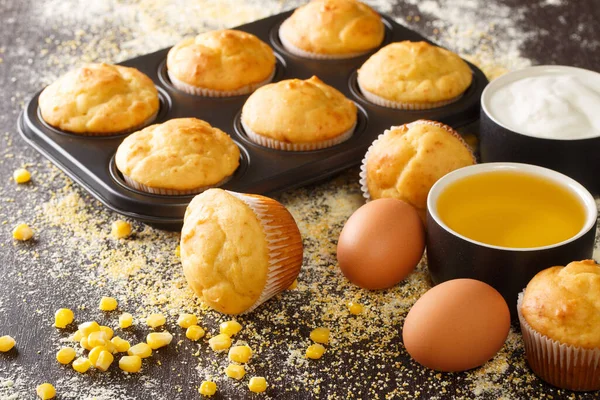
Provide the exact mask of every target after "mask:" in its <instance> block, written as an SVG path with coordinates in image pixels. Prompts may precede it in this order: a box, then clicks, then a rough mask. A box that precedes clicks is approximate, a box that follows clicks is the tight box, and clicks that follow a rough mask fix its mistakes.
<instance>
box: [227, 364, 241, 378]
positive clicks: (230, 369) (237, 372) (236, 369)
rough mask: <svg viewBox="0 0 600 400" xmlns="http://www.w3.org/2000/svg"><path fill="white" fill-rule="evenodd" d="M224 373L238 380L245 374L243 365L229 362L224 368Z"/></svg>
mask: <svg viewBox="0 0 600 400" xmlns="http://www.w3.org/2000/svg"><path fill="white" fill-rule="evenodd" d="M225 375H227V376H228V377H230V378H233V379H237V380H238V381H239V380H240V379H242V378H243V377H244V375H246V368H244V366H243V365H235V364H229V365H228V366H227V368H225Z"/></svg>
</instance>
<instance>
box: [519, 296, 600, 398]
mask: <svg viewBox="0 0 600 400" xmlns="http://www.w3.org/2000/svg"><path fill="white" fill-rule="evenodd" d="M524 293H525V292H524V291H523V292H521V293H519V297H518V300H517V313H518V315H519V323H520V325H521V332H522V334H523V341H524V342H525V354H526V356H527V363H528V364H529V366H530V367H531V369H532V370H533V372H534V373H535V374H536V375H537V376H538V377H540V378H541V379H542V380H544V381H546V382H548V383H549V384H551V385H553V386H556V387H559V388H562V389H569V390H575V391H591V390H599V389H600V348H595V349H586V348H583V347H577V346H572V345H568V344H565V343H561V342H558V341H556V340H553V339H551V338H549V337H548V336H546V335H543V334H541V333H539V332H537V331H536V330H534V329H533V328H532V327H531V326H530V325H529V324H528V323H527V321H526V320H525V318H524V317H523V314H522V313H521V306H522V304H523V295H524Z"/></svg>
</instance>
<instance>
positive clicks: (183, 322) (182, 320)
mask: <svg viewBox="0 0 600 400" xmlns="http://www.w3.org/2000/svg"><path fill="white" fill-rule="evenodd" d="M177 323H178V324H179V326H180V327H182V328H186V329H187V328H189V327H190V326H192V325H196V324H197V323H198V317H196V316H195V315H194V314H181V315H180V316H179V318H178V319H177Z"/></svg>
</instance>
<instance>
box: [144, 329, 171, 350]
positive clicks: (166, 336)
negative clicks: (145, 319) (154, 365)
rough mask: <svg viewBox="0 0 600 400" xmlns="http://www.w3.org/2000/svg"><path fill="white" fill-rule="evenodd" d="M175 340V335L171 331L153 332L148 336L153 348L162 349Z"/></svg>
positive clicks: (147, 340) (149, 344)
mask: <svg viewBox="0 0 600 400" xmlns="http://www.w3.org/2000/svg"><path fill="white" fill-rule="evenodd" d="M171 340H173V335H171V334H170V333H169V332H167V331H164V332H152V333H149V334H148V336H146V343H148V346H150V347H151V348H152V350H156V349H160V348H161V347H165V346H166V345H168V344H169V343H171Z"/></svg>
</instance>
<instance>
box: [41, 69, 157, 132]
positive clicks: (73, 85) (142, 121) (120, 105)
mask: <svg viewBox="0 0 600 400" xmlns="http://www.w3.org/2000/svg"><path fill="white" fill-rule="evenodd" d="M38 103H39V107H40V113H41V115H42V119H43V120H44V121H45V122H46V123H48V124H49V125H51V126H53V127H55V128H57V129H60V130H62V131H66V132H71V133H75V134H80V135H86V136H109V135H117V134H122V133H129V132H133V131H135V130H137V129H140V128H141V127H143V126H145V125H148V124H149V123H151V122H152V121H153V120H154V119H155V118H156V114H157V113H158V109H159V106H160V103H159V100H158V91H157V90H156V87H155V86H154V82H152V80H151V79H150V78H149V77H148V76H146V75H145V74H143V73H142V72H140V71H138V70H137V69H135V68H129V67H123V66H120V65H110V64H104V63H102V64H84V65H82V66H81V67H79V68H77V69H74V70H72V71H69V72H68V73H66V74H65V75H63V76H61V77H60V78H59V79H58V80H56V81H55V82H54V83H52V84H50V85H49V86H47V87H46V88H45V89H44V90H43V91H42V93H41V94H40V97H39V100H38Z"/></svg>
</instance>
